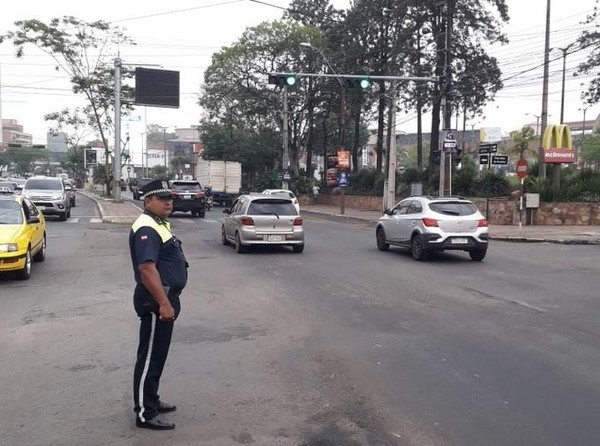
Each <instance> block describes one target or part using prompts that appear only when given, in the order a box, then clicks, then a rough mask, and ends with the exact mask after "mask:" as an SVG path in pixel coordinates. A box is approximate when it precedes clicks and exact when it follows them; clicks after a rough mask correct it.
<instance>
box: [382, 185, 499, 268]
mask: <svg viewBox="0 0 600 446" xmlns="http://www.w3.org/2000/svg"><path fill="white" fill-rule="evenodd" d="M375 238H376V241H377V248H378V249H379V250H380V251H387V250H388V249H389V247H390V245H396V246H401V247H405V248H408V249H409V250H410V252H411V254H412V256H413V258H414V259H415V260H425V259H427V257H428V256H429V253H431V252H433V251H446V250H461V251H467V252H468V253H469V255H470V256H471V259H473V260H475V261H478V262H480V261H482V260H483V259H484V257H485V255H486V253H487V249H488V240H489V227H488V221H487V220H486V219H485V218H484V216H483V215H482V214H481V212H479V210H478V209H477V207H475V205H474V204H473V203H471V202H470V201H469V200H466V199H464V198H462V197H428V196H416V197H409V198H406V199H404V200H402V201H401V202H399V203H398V204H396V206H394V207H393V208H392V209H386V210H385V212H384V213H383V216H382V217H381V218H380V219H379V221H378V222H377V226H376V228H375Z"/></svg>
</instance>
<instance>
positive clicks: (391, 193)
mask: <svg viewBox="0 0 600 446" xmlns="http://www.w3.org/2000/svg"><path fill="white" fill-rule="evenodd" d="M390 107H391V110H390V114H391V119H390V124H389V130H388V138H389V145H388V187H387V193H388V196H387V205H386V208H387V209H391V208H392V207H393V206H394V204H395V203H396V82H392V83H391V86H390Z"/></svg>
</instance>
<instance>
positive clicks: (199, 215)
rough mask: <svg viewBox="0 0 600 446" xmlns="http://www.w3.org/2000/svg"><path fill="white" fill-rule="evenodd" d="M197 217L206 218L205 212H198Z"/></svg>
mask: <svg viewBox="0 0 600 446" xmlns="http://www.w3.org/2000/svg"><path fill="white" fill-rule="evenodd" d="M198 217H200V218H204V217H206V211H204V210H202V211H198Z"/></svg>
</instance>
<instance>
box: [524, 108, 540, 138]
mask: <svg viewBox="0 0 600 446" xmlns="http://www.w3.org/2000/svg"><path fill="white" fill-rule="evenodd" d="M525 116H533V117H534V118H535V136H537V135H539V133H540V118H541V117H542V115H536V114H535V113H525Z"/></svg>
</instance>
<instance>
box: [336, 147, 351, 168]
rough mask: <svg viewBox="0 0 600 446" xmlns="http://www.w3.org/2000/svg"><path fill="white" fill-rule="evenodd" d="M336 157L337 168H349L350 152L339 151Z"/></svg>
mask: <svg viewBox="0 0 600 446" xmlns="http://www.w3.org/2000/svg"><path fill="white" fill-rule="evenodd" d="M337 156H338V167H339V168H340V169H349V168H350V152H349V151H348V150H339V151H338V153H337Z"/></svg>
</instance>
